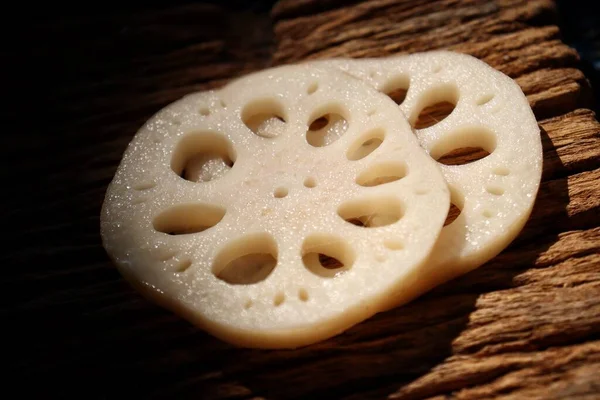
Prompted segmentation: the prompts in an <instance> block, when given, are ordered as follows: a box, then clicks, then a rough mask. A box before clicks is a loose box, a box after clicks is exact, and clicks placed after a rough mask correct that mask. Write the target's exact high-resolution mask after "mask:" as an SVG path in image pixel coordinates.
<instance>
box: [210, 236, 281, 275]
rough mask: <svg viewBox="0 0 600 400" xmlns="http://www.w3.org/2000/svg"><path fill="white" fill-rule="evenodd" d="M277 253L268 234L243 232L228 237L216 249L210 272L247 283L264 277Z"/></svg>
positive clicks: (274, 260)
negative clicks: (245, 234)
mask: <svg viewBox="0 0 600 400" xmlns="http://www.w3.org/2000/svg"><path fill="white" fill-rule="evenodd" d="M277 256H278V253H277V243H276V241H275V239H274V237H273V236H272V235H270V234H267V233H261V234H253V235H247V236H244V237H241V238H238V239H236V240H233V241H230V242H229V243H228V244H226V245H225V246H224V247H223V248H222V249H221V250H220V251H219V252H218V254H217V256H216V257H215V260H214V262H213V267H212V272H213V274H214V275H215V276H216V277H217V278H218V279H220V280H222V281H225V282H227V283H229V284H231V285H251V284H254V283H258V282H261V281H263V280H265V279H267V277H268V276H269V275H270V274H271V272H272V271H273V270H274V269H275V266H276V265H277Z"/></svg>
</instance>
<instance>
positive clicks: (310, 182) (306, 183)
mask: <svg viewBox="0 0 600 400" xmlns="http://www.w3.org/2000/svg"><path fill="white" fill-rule="evenodd" d="M304 186H305V187H307V188H309V189H312V188H314V187H316V186H317V181H316V180H315V178H313V177H312V176H309V177H308V178H306V179H305V180H304Z"/></svg>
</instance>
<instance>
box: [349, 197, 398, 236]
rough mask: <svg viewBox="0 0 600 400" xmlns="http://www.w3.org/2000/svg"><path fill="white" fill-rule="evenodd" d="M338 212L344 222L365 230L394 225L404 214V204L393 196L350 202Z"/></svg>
mask: <svg viewBox="0 0 600 400" xmlns="http://www.w3.org/2000/svg"><path fill="white" fill-rule="evenodd" d="M337 212H338V215H339V216H340V217H341V218H342V219H343V220H344V221H346V222H349V223H351V224H353V225H357V226H360V227H365V228H377V227H382V226H388V225H392V224H394V223H396V222H398V221H399V220H400V219H401V218H402V216H403V214H404V210H403V205H402V203H401V202H400V200H399V199H397V198H395V197H392V196H385V197H384V196H380V197H368V198H361V199H357V200H348V201H346V202H344V203H342V205H341V206H340V207H339V208H338V210H337Z"/></svg>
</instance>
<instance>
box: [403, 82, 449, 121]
mask: <svg viewBox="0 0 600 400" xmlns="http://www.w3.org/2000/svg"><path fill="white" fill-rule="evenodd" d="M457 102H458V89H457V88H456V86H455V85H450V84H445V85H439V86H436V87H434V88H432V89H429V90H428V91H427V92H425V93H424V94H423V95H422V96H421V98H420V99H419V102H418V103H417V107H416V108H415V110H416V111H417V112H415V113H413V114H412V116H411V118H410V122H411V125H412V126H413V128H415V129H425V128H429V127H431V126H433V125H435V124H437V123H439V122H441V121H443V120H444V119H446V118H447V117H448V116H449V115H450V114H452V111H454V108H455V107H456V103H457Z"/></svg>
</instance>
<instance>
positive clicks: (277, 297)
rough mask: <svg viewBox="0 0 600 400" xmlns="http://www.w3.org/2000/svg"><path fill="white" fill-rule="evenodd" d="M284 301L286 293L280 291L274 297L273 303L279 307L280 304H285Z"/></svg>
mask: <svg viewBox="0 0 600 400" xmlns="http://www.w3.org/2000/svg"><path fill="white" fill-rule="evenodd" d="M284 301H285V295H284V294H283V293H281V292H279V293H277V294H276V295H275V297H274V298H273V305H274V306H275V307H279V306H280V305H282V304H283V302H284Z"/></svg>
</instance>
